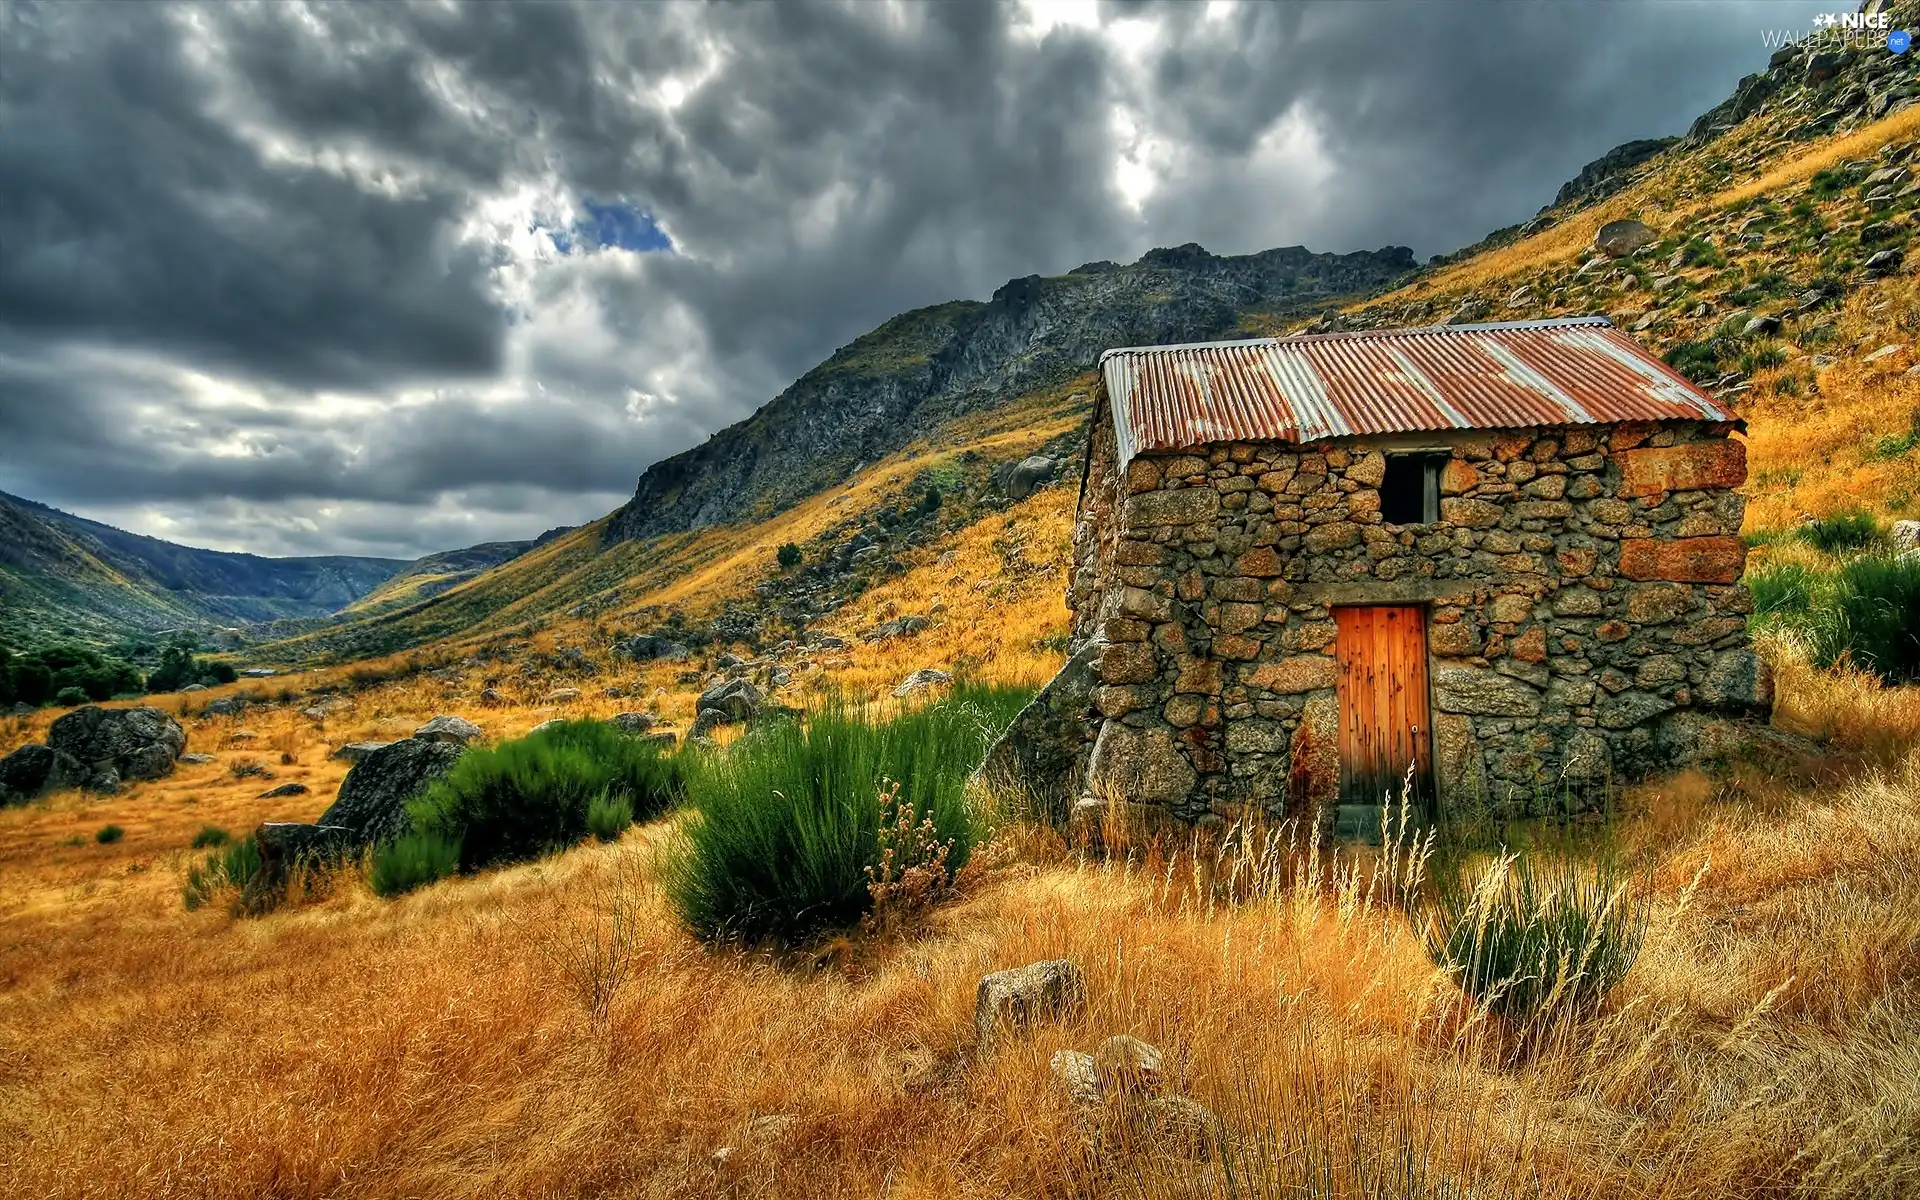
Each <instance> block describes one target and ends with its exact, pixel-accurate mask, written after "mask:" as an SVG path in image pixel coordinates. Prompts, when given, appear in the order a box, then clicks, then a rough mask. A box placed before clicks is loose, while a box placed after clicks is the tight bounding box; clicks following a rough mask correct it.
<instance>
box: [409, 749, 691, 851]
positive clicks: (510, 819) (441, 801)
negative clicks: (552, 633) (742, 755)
mask: <svg viewBox="0 0 1920 1200" xmlns="http://www.w3.org/2000/svg"><path fill="white" fill-rule="evenodd" d="M681 790H682V784H681V780H680V767H679V762H678V759H677V757H676V756H674V755H670V754H663V753H662V752H661V749H660V747H659V746H657V745H656V744H654V743H652V742H649V741H646V740H644V739H641V738H636V737H632V736H629V735H628V734H626V733H624V732H623V731H621V730H620V729H619V728H618V727H616V726H613V725H609V724H607V723H605V722H602V721H567V722H563V723H561V724H559V725H556V726H553V727H551V728H549V729H543V730H541V731H540V732H538V733H534V734H531V735H529V736H527V737H524V738H520V739H518V740H516V741H511V742H505V743H502V744H501V745H498V746H494V747H491V748H488V749H484V750H473V751H469V752H468V753H467V754H465V755H464V756H462V757H461V759H460V761H459V762H458V763H456V764H455V765H454V768H453V770H451V771H449V772H448V773H447V774H446V775H445V776H444V777H442V778H441V779H438V780H436V781H435V782H434V783H433V784H432V786H430V787H429V788H428V789H427V790H426V792H425V793H423V794H422V795H421V796H420V797H419V798H418V799H416V800H414V801H413V802H412V803H411V804H410V805H408V811H409V812H410V813H411V814H412V816H413V824H414V828H415V829H416V830H417V831H419V832H420V833H422V834H432V835H436V836H437V837H439V838H440V839H441V840H442V841H443V842H444V843H447V844H457V845H458V846H459V848H460V859H459V865H460V869H461V870H462V871H473V870H478V869H479V868H481V867H487V866H492V865H494V864H497V863H508V862H520V861H524V860H527V859H531V858H538V857H540V856H541V855H543V854H548V853H551V852H553V851H555V850H561V849H565V848H566V847H568V846H571V845H573V844H575V843H576V842H579V841H580V840H581V839H583V838H585V837H586V836H587V835H588V833H589V832H592V831H593V829H592V826H591V825H590V824H589V816H590V812H591V810H592V809H593V807H594V805H595V803H596V802H606V803H613V804H624V805H625V806H626V811H627V813H628V814H629V819H630V821H631V820H647V819H650V818H652V817H655V816H657V815H659V814H660V813H662V812H664V811H666V810H667V809H668V808H669V807H671V806H672V805H673V804H674V803H676V801H677V800H678V798H679V795H680V793H681Z"/></svg>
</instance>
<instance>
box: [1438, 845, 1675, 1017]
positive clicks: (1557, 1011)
mask: <svg viewBox="0 0 1920 1200" xmlns="http://www.w3.org/2000/svg"><path fill="white" fill-rule="evenodd" d="M1627 884H1628V880H1627V877H1626V876H1625V874H1624V873H1623V872H1621V871H1619V870H1618V869H1617V868H1614V867H1612V866H1610V865H1602V866H1599V867H1596V868H1593V869H1591V870H1582V869H1581V868H1579V867H1578V866H1575V865H1573V864H1570V863H1568V862H1566V861H1565V860H1559V859H1555V860H1550V865H1547V866H1536V865H1535V864H1534V862H1533V860H1532V858H1531V857H1530V856H1527V855H1521V856H1518V857H1515V856H1502V857H1500V858H1497V859H1495V860H1494V862H1493V863H1492V864H1491V865H1490V866H1489V867H1488V868H1487V870H1486V871H1485V872H1483V873H1481V874H1480V875H1479V876H1478V877H1477V878H1472V877H1469V876H1468V875H1466V874H1464V873H1462V872H1460V871H1458V870H1441V871H1437V872H1436V873H1435V875H1434V878H1433V881H1432V883H1431V884H1430V886H1429V889H1428V891H1427V894H1426V895H1427V899H1426V905H1427V916H1428V920H1427V928H1426V946H1427V954H1428V957H1430V958H1431V959H1432V960H1433V962H1434V965H1436V966H1439V967H1443V968H1445V969H1447V970H1449V971H1452V972H1456V973H1457V974H1456V981H1457V982H1458V983H1459V985H1460V989H1461V990H1462V991H1463V992H1465V993H1466V994H1467V996H1468V997H1469V998H1471V999H1472V1000H1473V1001H1474V1002H1475V1003H1477V1004H1484V1005H1486V1006H1487V1007H1488V1008H1489V1009H1490V1010H1492V1011H1494V1012H1497V1013H1499V1014H1500V1015H1501V1016H1502V1017H1505V1018H1506V1019H1508V1020H1509V1021H1512V1022H1514V1023H1515V1024H1517V1025H1521V1026H1527V1025H1530V1024H1532V1023H1534V1022H1535V1021H1539V1020H1542V1019H1552V1018H1556V1017H1560V1016H1569V1015H1578V1014H1581V1013H1584V1012H1587V1011H1590V1010H1591V1009H1592V1008H1594V1007H1595V1006H1596V1005H1598V1004H1599V1002H1600V1001H1601V999H1603V998H1604V997H1605V996H1606V994H1607V993H1608V992H1609V991H1611V990H1612V989H1613V987H1614V985H1615V984H1617V983H1619V982H1620V981H1621V980H1622V979H1624V978H1626V975H1627V972H1628V971H1629V970H1631V969H1632V967H1633V964H1634V960H1635V959H1637V958H1638V957H1639V956H1640V947H1641V944H1642V943H1643V942H1644V941H1645V939H1646V932H1647V904H1646V900H1645V893H1644V890H1642V891H1641V893H1640V895H1639V896H1637V897H1636V896H1634V895H1632V894H1631V892H1630V889H1629V888H1628V886H1627Z"/></svg>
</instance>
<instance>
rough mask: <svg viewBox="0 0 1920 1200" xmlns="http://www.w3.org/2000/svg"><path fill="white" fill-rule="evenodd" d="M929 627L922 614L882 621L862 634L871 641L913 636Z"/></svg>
mask: <svg viewBox="0 0 1920 1200" xmlns="http://www.w3.org/2000/svg"><path fill="white" fill-rule="evenodd" d="M926 627H927V619H926V618H925V617H920V616H912V615H909V616H904V617H895V618H894V619H893V620H891V621H882V622H880V623H879V624H878V625H875V626H874V627H873V628H872V629H869V630H867V632H866V633H864V634H862V635H861V636H862V637H863V638H864V639H865V640H866V641H869V642H879V641H885V640H886V639H887V638H893V637H913V636H914V635H916V634H918V633H919V632H920V631H921V630H922V629H925V628H926Z"/></svg>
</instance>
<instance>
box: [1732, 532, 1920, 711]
mask: <svg viewBox="0 0 1920 1200" xmlns="http://www.w3.org/2000/svg"><path fill="white" fill-rule="evenodd" d="M1747 588H1748V590H1749V591H1750V592H1751V593H1752V594H1753V606H1754V616H1753V623H1754V626H1755V629H1756V631H1757V630H1759V629H1761V628H1767V627H1773V628H1779V629H1783V630H1786V631H1787V632H1789V633H1791V634H1793V635H1794V636H1796V637H1797V638H1799V639H1800V640H1802V641H1803V642H1805V644H1806V646H1807V648H1808V651H1809V653H1810V655H1811V656H1812V658H1813V660H1814V661H1815V662H1816V663H1818V664H1819V665H1820V666H1823V667H1830V666H1833V665H1834V664H1835V663H1838V662H1841V661H1843V660H1846V661H1851V662H1852V663H1853V664H1854V665H1856V666H1859V667H1863V668H1865V669H1866V670H1869V671H1872V672H1873V673H1874V674H1876V675H1878V676H1879V677H1880V678H1881V679H1883V680H1885V681H1886V682H1888V683H1907V682H1912V681H1915V680H1920V557H1915V556H1912V555H1896V554H1891V553H1888V552H1885V551H1873V552H1869V553H1865V554H1859V555H1856V556H1854V557H1852V558H1848V559H1845V560H1844V561H1842V562H1840V563H1839V564H1837V565H1836V566H1834V567H1831V568H1821V567H1816V566H1809V565H1807V564H1805V563H1800V562H1783V563H1778V564H1774V565H1769V566H1761V567H1758V568H1756V569H1755V570H1754V571H1752V572H1751V573H1749V575H1748V577H1747Z"/></svg>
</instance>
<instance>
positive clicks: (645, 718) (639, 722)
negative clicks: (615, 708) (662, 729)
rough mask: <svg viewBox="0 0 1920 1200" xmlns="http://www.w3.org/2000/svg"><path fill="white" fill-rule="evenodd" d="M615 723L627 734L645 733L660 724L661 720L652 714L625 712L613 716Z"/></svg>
mask: <svg viewBox="0 0 1920 1200" xmlns="http://www.w3.org/2000/svg"><path fill="white" fill-rule="evenodd" d="M613 723H614V724H615V725H616V726H618V727H619V728H620V729H621V731H622V732H625V733H645V732H647V731H648V730H649V729H652V728H653V727H654V726H655V725H658V724H659V723H660V718H659V717H656V716H654V715H653V714H652V713H644V712H623V713H615V714H613Z"/></svg>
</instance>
